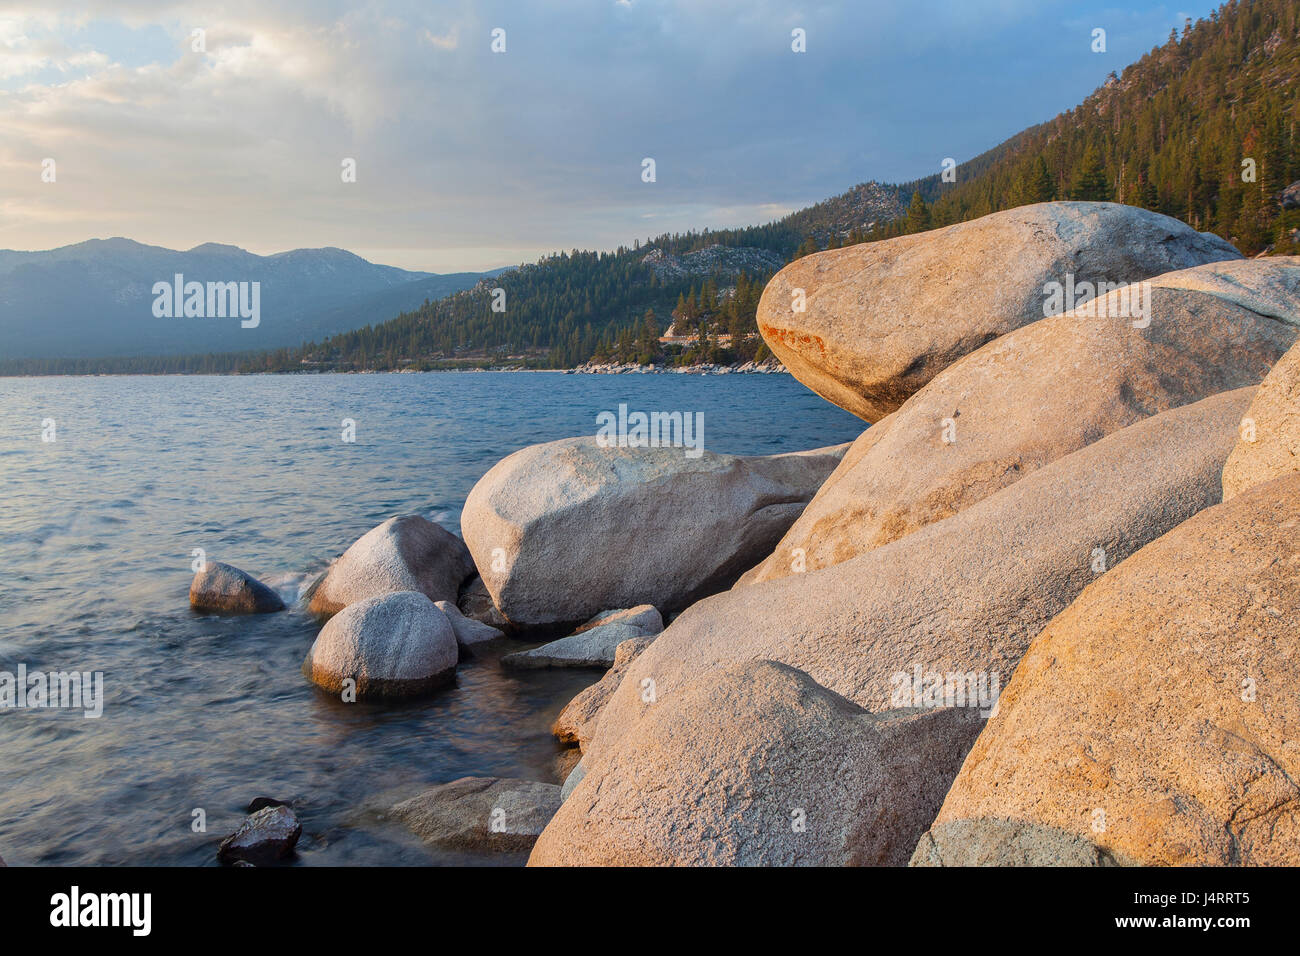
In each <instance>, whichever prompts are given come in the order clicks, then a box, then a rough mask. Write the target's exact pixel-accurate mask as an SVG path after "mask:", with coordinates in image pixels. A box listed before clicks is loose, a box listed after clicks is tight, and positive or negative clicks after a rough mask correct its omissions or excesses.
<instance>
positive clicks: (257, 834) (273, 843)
mask: <svg viewBox="0 0 1300 956" xmlns="http://www.w3.org/2000/svg"><path fill="white" fill-rule="evenodd" d="M300 836H302V826H301V824H299V823H298V817H297V816H295V815H294V812H293V810H291V809H290V808H289V807H286V806H277V807H266V808H265V809H262V810H258V811H257V812H256V813H254V814H252V815H251V816H249V817H248V818H247V819H245V820H244V822H243V823H241V824H240V826H239V829H238V830H236V831H235V832H234V833H232V834H231V835H230V836H228V837H226V838H225V839H224V840H222V841H221V846H220V847H218V848H217V859H218V860H220V861H221V862H222V863H223V864H225V865H226V866H231V865H233V864H235V863H238V862H244V863H251V864H253V865H254V866H267V865H269V864H272V863H276V862H278V861H279V860H282V859H284V858H285V857H286V856H288V855H289V854H290V853H292V852H293V848H294V847H295V846H297V845H298V838H299V837H300Z"/></svg>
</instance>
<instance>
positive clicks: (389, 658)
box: [303, 591, 459, 700]
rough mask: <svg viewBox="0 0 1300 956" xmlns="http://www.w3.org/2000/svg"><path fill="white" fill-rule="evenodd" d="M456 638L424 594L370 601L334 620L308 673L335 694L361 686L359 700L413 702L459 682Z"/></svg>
mask: <svg viewBox="0 0 1300 956" xmlns="http://www.w3.org/2000/svg"><path fill="white" fill-rule="evenodd" d="M458 656H459V652H458V648H457V644H456V633H455V631H453V630H452V626H451V623H450V622H449V621H448V620H447V616H446V615H445V614H443V613H442V612H441V611H440V610H438V608H437V607H435V606H434V604H433V602H432V601H430V600H429V599H428V598H427V597H425V596H424V595H423V594H420V593H419V592H418V591H399V592H397V593H396V594H384V595H380V596H379V597H372V598H367V599H366V600H364V601H359V602H357V603H356V604H349V605H348V606H347V607H346V608H344V609H343V610H342V611H340V612H339V613H338V614H336V615H335V616H334V617H332V618H330V619H329V621H328V622H327V623H326V624H325V626H324V627H323V628H321V632H320V634H318V635H317V637H316V643H314V644H312V646H311V650H310V651H309V652H308V653H307V659H306V661H305V662H304V663H303V672H304V673H305V674H306V675H307V677H308V678H309V679H310V680H311V681H312V682H313V683H315V684H317V685H319V686H320V687H322V688H324V689H325V690H327V691H329V692H330V693H332V694H338V693H341V692H343V690H344V689H345V687H344V681H346V680H348V679H349V678H350V679H352V680H355V681H356V695H357V700H362V699H364V698H383V697H411V696H415V695H419V694H424V693H427V692H429V691H431V690H436V689H437V688H439V687H444V686H446V685H447V684H449V683H451V682H452V681H453V680H454V679H455V677H456V661H457V658H458Z"/></svg>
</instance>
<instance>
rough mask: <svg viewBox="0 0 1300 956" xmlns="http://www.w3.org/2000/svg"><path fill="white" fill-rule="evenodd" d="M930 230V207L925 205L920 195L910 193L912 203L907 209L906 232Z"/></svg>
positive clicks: (918, 193)
mask: <svg viewBox="0 0 1300 956" xmlns="http://www.w3.org/2000/svg"><path fill="white" fill-rule="evenodd" d="M929 228H930V207H929V206H928V205H926V202H925V200H924V199H922V198H921V193H920V192H919V191H918V192H913V193H912V202H911V204H910V205H909V206H908V207H907V231H908V232H925V230H927V229H929Z"/></svg>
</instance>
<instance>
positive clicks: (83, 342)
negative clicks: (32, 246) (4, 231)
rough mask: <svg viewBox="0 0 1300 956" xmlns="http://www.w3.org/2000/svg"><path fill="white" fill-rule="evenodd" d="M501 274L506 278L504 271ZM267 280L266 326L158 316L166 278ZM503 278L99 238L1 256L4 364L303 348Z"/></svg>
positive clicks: (313, 253) (316, 254)
mask: <svg viewBox="0 0 1300 956" xmlns="http://www.w3.org/2000/svg"><path fill="white" fill-rule="evenodd" d="M496 271H500V270H496ZM178 273H179V274H181V275H183V276H184V277H185V281H186V282H190V281H196V282H204V283H206V282H259V283H261V288H260V294H261V309H260V311H261V321H260V322H259V324H258V325H257V327H256V328H242V327H241V324H240V320H239V319H238V317H235V318H157V317H155V315H154V311H153V303H154V299H155V296H154V294H153V287H154V284H155V283H157V282H167V283H171V282H172V281H173V278H174V276H175V275H176V274H178ZM493 274H495V272H493V273H474V272H463V273H455V274H449V275H438V274H435V273H430V272H410V271H408V270H405V269H398V268H394V267H392V266H385V265H377V264H375V263H372V262H367V261H366V260H365V259H362V258H361V257H360V256H357V255H353V254H352V253H350V252H347V251H345V250H343V249H335V248H324V249H294V250H291V251H289V252H281V253H276V254H275V255H269V256H259V255H255V254H254V253H251V252H247V251H245V250H243V249H240V248H238V247H236V246H229V245H220V244H218V243H213V242H209V243H204V244H203V245H199V246H195V247H194V248H193V249H189V250H186V251H184V252H181V251H177V250H173V249H164V248H161V247H159V246H149V245H144V244H143V243H139V242H135V241H133V240H130V239H122V238H115V239H91V240H89V241H87V242H79V243H77V244H75V245H71V246H63V247H61V248H58V249H50V250H48V251H40V252H15V251H9V250H0V354H2V355H3V357H4V358H11V359H20V358H33V357H42V358H62V357H101V356H103V357H110V356H123V355H178V354H194V353H206V352H246V351H250V350H261V349H270V348H282V347H285V346H290V345H301V344H302V343H303V342H305V341H310V340H313V339H317V338H320V337H323V336H328V335H331V334H333V333H337V332H343V331H347V330H350V329H355V328H359V327H361V326H364V325H366V324H368V323H371V322H382V321H385V320H387V319H391V318H392V317H393V316H395V315H397V314H399V313H401V312H403V311H407V310H410V309H415V308H418V307H419V306H420V305H421V304H423V303H424V302H425V301H426V300H437V299H441V298H443V297H444V296H447V295H450V294H452V293H453V292H458V291H460V290H462V289H467V288H469V287H471V286H473V285H474V284H475V283H476V282H478V281H479V280H480V279H481V278H483V277H484V276H488V275H493Z"/></svg>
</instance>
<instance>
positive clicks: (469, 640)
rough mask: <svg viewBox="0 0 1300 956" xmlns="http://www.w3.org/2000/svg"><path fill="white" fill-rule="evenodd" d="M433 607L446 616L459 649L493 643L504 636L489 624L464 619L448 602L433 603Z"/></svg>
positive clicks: (468, 618)
mask: <svg viewBox="0 0 1300 956" xmlns="http://www.w3.org/2000/svg"><path fill="white" fill-rule="evenodd" d="M434 606H435V607H437V609H438V610H439V611H441V612H442V613H443V614H445V615H447V621H448V623H450V624H451V629H452V631H454V632H455V634H456V643H457V644H459V645H460V646H461V647H473V646H474V645H475V644H482V643H484V642H485V641H495V640H496V639H497V638H498V637H505V636H506V635H505V632H504V631H501V630H500V629H498V628H495V627H493V626H492V625H490V624H484V623H483V622H482V621H476V620H474V619H473V618H470V617H466V616H465V615H464V614H462V613H461V612H460V608H458V607H456V605H454V604H452V603H451V602H450V601H435V602H434Z"/></svg>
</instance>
